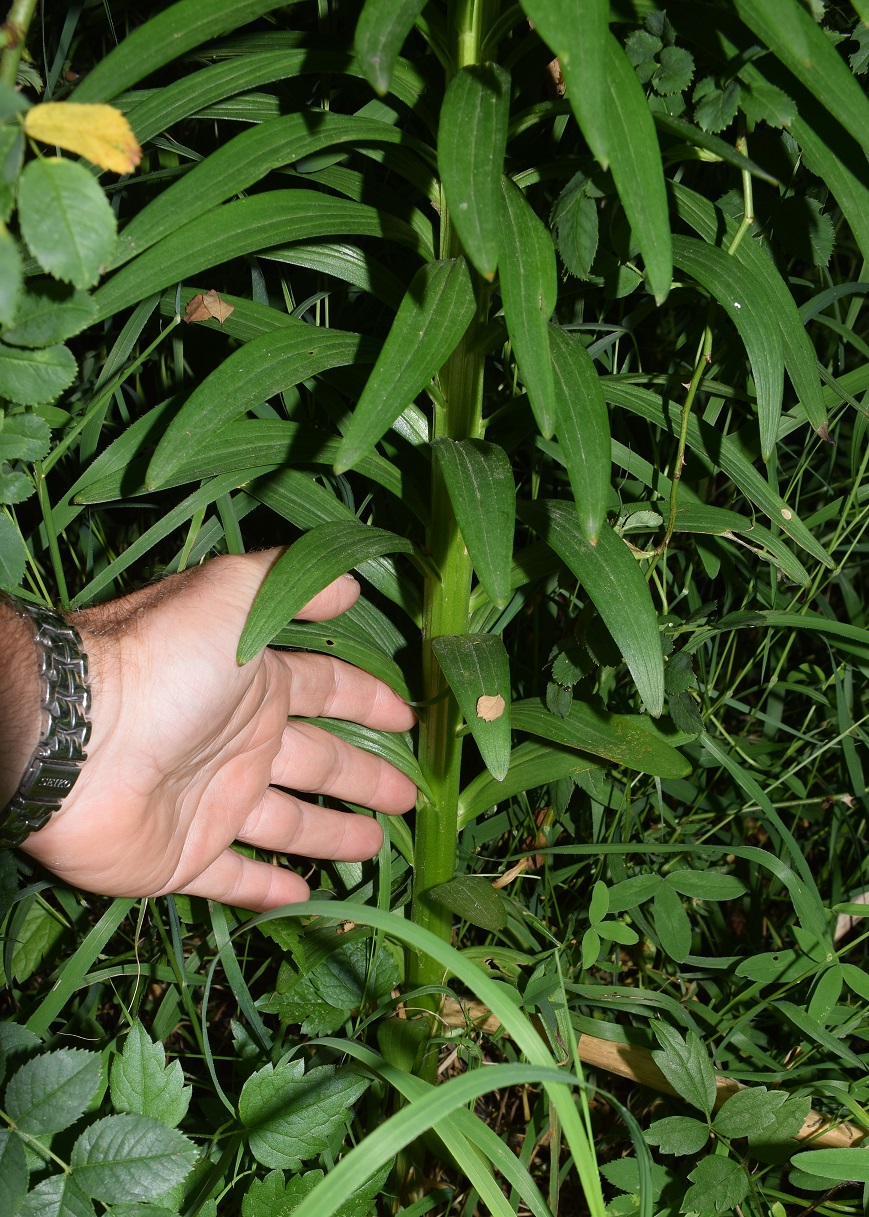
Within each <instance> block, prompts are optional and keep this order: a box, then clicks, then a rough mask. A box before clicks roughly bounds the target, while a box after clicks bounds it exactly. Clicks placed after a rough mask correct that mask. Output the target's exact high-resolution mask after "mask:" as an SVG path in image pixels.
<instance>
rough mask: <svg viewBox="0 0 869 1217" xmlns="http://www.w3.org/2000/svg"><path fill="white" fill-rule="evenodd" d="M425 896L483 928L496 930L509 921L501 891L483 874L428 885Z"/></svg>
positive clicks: (460, 876)
mask: <svg viewBox="0 0 869 1217" xmlns="http://www.w3.org/2000/svg"><path fill="white" fill-rule="evenodd" d="M424 897H425V899H426V900H433V901H434V902H435V904H439V905H441V907H442V908H446V909H449V910H450V912H451V913H455V914H456V916H457V917H461V918H462V919H463V920H464V921H469V922H470V923H471V925H476V926H479V927H480V929H482V930H489V931H490V932H492V933H497V931H498V930H503V929H504V927H505V926H506V924H507V910H506V909H505V908H504V901H503V898H502V896H501V893H500V892H499V891H496V890H495V888H494V887H492V883H491V880H489V879H484V878H483V877H482V876H481V875H458V876H457V877H456V878H455V879H449V880H448V881H447V882H446V883H439V884H438V885H437V886H436V887H430V888H428V889H427V890H426V892H425V893H424Z"/></svg>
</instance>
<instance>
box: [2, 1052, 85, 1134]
mask: <svg viewBox="0 0 869 1217" xmlns="http://www.w3.org/2000/svg"><path fill="white" fill-rule="evenodd" d="M100 1074H101V1065H100V1056H99V1053H97V1052H85V1051H83V1050H82V1049H81V1048H59V1049H57V1051H55V1052H47V1053H45V1055H43V1056H38V1057H36V1058H35V1059H34V1060H32V1061H28V1062H27V1064H26V1065H22V1066H21V1068H20V1069H19V1070H18V1072H17V1073H16V1074H14V1076H13V1077H12V1079H11V1080H10V1082H9V1085H8V1086H7V1087H6V1098H5V1102H4V1107H5V1110H6V1112H7V1113H8V1115H9V1116H10V1117H11V1119H12V1120H14V1121H15V1124H16V1127H18V1128H20V1129H21V1131H22V1132H25V1133H30V1134H31V1135H32V1136H40V1135H42V1134H43V1133H53V1132H60V1131H61V1129H63V1128H69V1126H70V1124H73V1123H75V1121H76V1120H77V1119H78V1118H79V1116H80V1115H82V1114H83V1113H84V1111H85V1109H86V1108H87V1105H88V1104H89V1103H90V1101H91V1099H92V1098H93V1097H94V1095H95V1094H96V1092H97V1089H98V1087H99V1084H100Z"/></svg>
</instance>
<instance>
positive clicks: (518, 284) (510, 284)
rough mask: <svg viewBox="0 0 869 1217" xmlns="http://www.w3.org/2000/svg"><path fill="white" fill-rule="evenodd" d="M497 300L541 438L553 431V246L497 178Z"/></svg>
mask: <svg viewBox="0 0 869 1217" xmlns="http://www.w3.org/2000/svg"><path fill="white" fill-rule="evenodd" d="M498 216H499V237H498V244H499V249H500V255H499V258H500V261H499V265H500V280H501V299H502V300H503V302H504V318H505V320H506V322H507V332H508V333H509V335H510V341H511V343H512V345H513V352H514V354H515V356H516V362H517V363H518V365H519V373H520V375H521V377H522V380H523V381H524V383H525V388H526V390H527V392H528V400H529V401H530V402H531V408H532V410H533V411H534V416H535V418H536V419H537V424H538V426H539V427H540V430H541V431H542V432H543V435H544V436H545V437H546V438H547V439H549V438H551V436H552V433H553V431H554V429H555V387H554V382H553V375H552V362H551V358H550V353H549V318H550V317H551V316H552V313H553V310H554V308H555V301H556V298H557V296H558V272H557V267H556V263H555V247H554V245H553V244H552V237H551V236H550V234H549V232H548V230H547V229H546V226H545V225H544V224H543V222H542V220H540V219H539V218H538V216H537V215H535V213H534V211H533V210H532V208H531V205H530V204H529V203H528V202H526V200H525V196H524V195H523V194H522V192H521V190H519V188H518V187H517V186H515V185H514V184H513V182H512V181H510V179H509V178H506V177H504V178H502V179H501V202H500V206H499V208H498Z"/></svg>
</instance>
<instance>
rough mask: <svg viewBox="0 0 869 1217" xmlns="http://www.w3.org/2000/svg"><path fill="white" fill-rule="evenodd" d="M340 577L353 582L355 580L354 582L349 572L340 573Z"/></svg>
mask: <svg viewBox="0 0 869 1217" xmlns="http://www.w3.org/2000/svg"><path fill="white" fill-rule="evenodd" d="M341 578H342V579H349V580H350V582H351V583H355V582H356V579H355V578H354V576H353V575H351V574H350V573H349V572H348V573H347V574H346V575H342V576H341Z"/></svg>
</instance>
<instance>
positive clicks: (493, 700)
mask: <svg viewBox="0 0 869 1217" xmlns="http://www.w3.org/2000/svg"><path fill="white" fill-rule="evenodd" d="M504 706H505V702H504V698H503V697H502V696H501V694H500V693H496V694H495V695H494V696H492V695H491V694H488V693H484V694H483V695H482V696H481V697H478V698H477V718H481V719H482V720H483V722H484V723H493V722H494V721H495V719H496V718H500V717H501V715H502V714H503V713H504Z"/></svg>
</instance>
